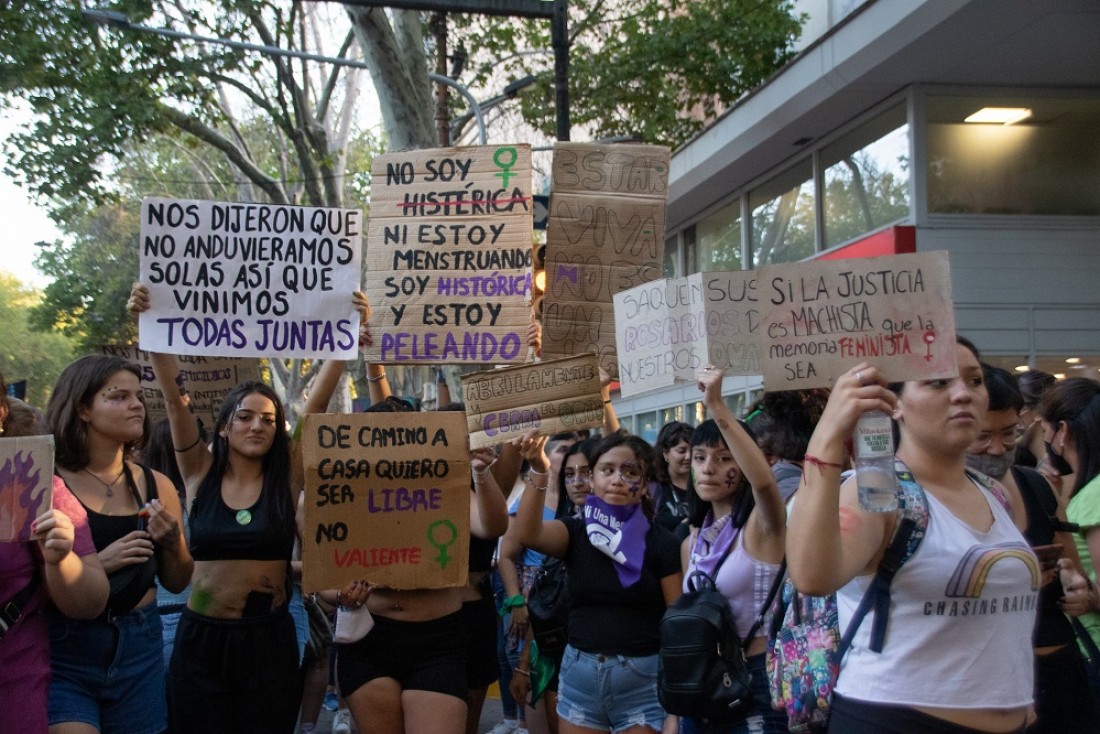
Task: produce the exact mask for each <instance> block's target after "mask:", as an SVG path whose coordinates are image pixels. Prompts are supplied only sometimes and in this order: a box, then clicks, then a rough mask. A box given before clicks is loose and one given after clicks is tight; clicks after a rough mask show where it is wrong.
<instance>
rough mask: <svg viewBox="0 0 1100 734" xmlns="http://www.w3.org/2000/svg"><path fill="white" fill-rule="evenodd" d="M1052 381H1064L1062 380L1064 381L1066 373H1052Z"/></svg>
mask: <svg viewBox="0 0 1100 734" xmlns="http://www.w3.org/2000/svg"><path fill="white" fill-rule="evenodd" d="M1054 379H1055V380H1064V379H1066V373H1065V372H1055V373H1054Z"/></svg>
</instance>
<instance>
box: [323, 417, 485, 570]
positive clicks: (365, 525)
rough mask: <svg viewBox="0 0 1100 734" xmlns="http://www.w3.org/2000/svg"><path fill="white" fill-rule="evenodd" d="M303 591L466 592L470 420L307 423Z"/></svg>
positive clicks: (367, 419) (333, 419) (326, 420)
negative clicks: (354, 584)
mask: <svg viewBox="0 0 1100 734" xmlns="http://www.w3.org/2000/svg"><path fill="white" fill-rule="evenodd" d="M301 441H302V457H303V460H304V462H305V472H306V473H305V478H306V498H305V525H304V530H303V535H304V537H303V538H302V586H303V588H305V589H306V590H307V591H317V590H320V589H334V588H338V587H341V586H343V585H344V584H346V583H347V582H349V581H353V580H355V579H366V580H367V581H369V582H371V583H372V584H378V585H380V586H386V587H389V588H393V589H438V588H443V587H448V586H462V585H464V584H465V583H466V577H467V572H468V568H467V564H468V560H469V555H470V487H471V484H470V482H471V474H470V450H469V442H468V441H467V437H466V419H465V416H463V415H462V414H461V413H355V414H328V415H324V414H321V415H317V414H314V415H307V416H306V417H305V422H304V424H303V428H302V439H301Z"/></svg>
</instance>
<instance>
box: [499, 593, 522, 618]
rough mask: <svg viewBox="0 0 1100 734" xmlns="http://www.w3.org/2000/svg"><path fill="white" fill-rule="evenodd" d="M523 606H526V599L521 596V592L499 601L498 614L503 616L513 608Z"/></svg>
mask: <svg viewBox="0 0 1100 734" xmlns="http://www.w3.org/2000/svg"><path fill="white" fill-rule="evenodd" d="M523 606H527V600H526V599H524V598H523V594H516V595H515V596H510V597H508V598H507V599H505V600H504V601H502V602H501V603H500V616H502V617H503V616H504V615H505V614H507V613H508V612H510V611H512V610H513V609H519V608H520V607H523Z"/></svg>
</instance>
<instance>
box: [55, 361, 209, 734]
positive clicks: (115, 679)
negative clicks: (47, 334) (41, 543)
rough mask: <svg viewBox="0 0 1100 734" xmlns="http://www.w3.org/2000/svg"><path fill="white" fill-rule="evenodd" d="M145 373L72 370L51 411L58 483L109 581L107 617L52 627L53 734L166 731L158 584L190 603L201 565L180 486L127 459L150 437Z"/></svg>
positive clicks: (124, 368)
mask: <svg viewBox="0 0 1100 734" xmlns="http://www.w3.org/2000/svg"><path fill="white" fill-rule="evenodd" d="M140 375H141V373H140V371H139V370H138V368H137V366H136V365H133V364H131V363H130V362H127V361H126V360H123V359H119V358H116V357H83V358H81V359H78V360H77V361H76V362H73V363H72V364H71V365H69V366H68V367H66V368H65V370H64V371H63V372H62V373H61V375H60V377H58V380H57V385H56V386H55V388H54V391H53V394H52V396H51V398H50V403H49V406H48V407H47V410H46V422H47V425H48V426H49V430H50V431H51V432H52V433H53V435H54V440H55V442H56V458H55V462H56V466H57V472H58V474H59V475H60V476H61V478H62V479H63V480H64V482H65V484H66V486H68V488H69V489H70V490H71V491H72V493H73V495H74V496H75V497H76V498H77V499H78V500H79V501H80V503H81V504H82V505H83V506H84V508H85V509H86V510H87V513H88V524H89V526H90V528H91V531H92V539H93V541H94V543H95V547H96V550H97V551H98V553H97V555H98V556H99V560H100V562H101V563H102V565H103V568H104V570H105V571H106V572H107V574H108V578H109V580H110V585H111V594H110V598H109V600H108V603H107V610H106V611H105V612H104V613H103V614H102V615H100V617H99V618H97V619H94V620H88V621H77V620H72V619H68V618H66V617H63V616H61V615H60V614H58V613H55V614H53V615H52V617H51V619H50V658H51V660H50V662H51V667H52V674H53V675H52V680H51V684H50V694H49V721H50V732H51V733H52V734H90V733H92V732H95V731H97V730H99V731H111V732H128V733H131V734H146V733H147V734H154V733H156V732H161V731H163V730H164V728H165V725H166V718H167V714H166V705H165V696H164V658H163V654H162V647H163V645H162V641H161V623H160V616H159V614H158V612H157V605H156V603H155V601H156V587H155V584H154V579H156V578H159V579H160V582H161V583H162V584H163V585H164V586H165V588H167V589H170V590H172V591H180V590H182V589H183V588H184V587H185V586H186V585H187V582H188V580H189V579H190V577H191V569H192V561H191V556H190V554H189V553H188V550H187V543H186V541H185V540H184V538H183V533H182V532H181V528H182V524H181V522H180V518H181V509H180V504H179V498H178V497H177V496H176V492H175V490H174V489H173V486H172V482H171V481H170V480H169V479H168V478H167V477H166V476H164V475H163V474H160V473H159V472H154V471H151V470H143V469H142V468H141V467H140V466H138V465H137V464H134V463H132V462H130V461H128V460H127V459H128V458H129V455H130V451H131V449H133V448H134V447H136V446H140V444H141V442H142V441H143V440H144V438H145V435H146V429H147V425H148V424H147V422H146V420H145V405H144V403H143V402H142V389H141V384H140Z"/></svg>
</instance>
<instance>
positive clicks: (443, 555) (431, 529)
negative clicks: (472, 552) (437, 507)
mask: <svg viewBox="0 0 1100 734" xmlns="http://www.w3.org/2000/svg"><path fill="white" fill-rule="evenodd" d="M441 526H442V527H444V528H447V529H448V530H450V531H451V537H450V538H449V539H447V540H446V541H438V540H436V539H435V529H436V528H438V527H441ZM457 539H458V528H456V527H455V524H454V523H453V522H451V521H450V520H436V521H435V522H433V523H432V524H431V525H429V526H428V542H429V543H431V544H432V545H433V546H435V547H436V548H438V549H439V556H438V557H437V558H436V559H435V560H436V561H438V562H439V567H440V568H447V564H448V563H450V562H451V556H449V555H447V548H448V547H449V546H451V545H454V542H455V541H456V540H457Z"/></svg>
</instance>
